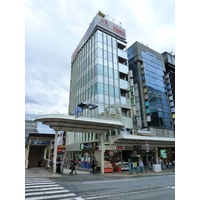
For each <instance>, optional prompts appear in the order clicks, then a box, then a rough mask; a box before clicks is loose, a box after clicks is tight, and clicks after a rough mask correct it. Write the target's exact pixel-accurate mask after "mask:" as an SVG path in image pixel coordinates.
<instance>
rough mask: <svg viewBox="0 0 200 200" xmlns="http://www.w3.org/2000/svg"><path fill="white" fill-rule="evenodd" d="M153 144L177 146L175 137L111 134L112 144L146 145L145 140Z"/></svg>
mask: <svg viewBox="0 0 200 200" xmlns="http://www.w3.org/2000/svg"><path fill="white" fill-rule="evenodd" d="M146 141H147V143H148V144H149V145H151V146H168V147H170V146H171V147H174V146H175V138H169V137H149V136H138V135H116V136H110V144H115V145H127V146H130V145H145V142H146Z"/></svg>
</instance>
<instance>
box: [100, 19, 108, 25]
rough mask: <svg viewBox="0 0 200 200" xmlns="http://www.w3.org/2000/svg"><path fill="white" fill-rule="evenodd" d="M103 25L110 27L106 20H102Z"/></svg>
mask: <svg viewBox="0 0 200 200" xmlns="http://www.w3.org/2000/svg"><path fill="white" fill-rule="evenodd" d="M101 23H102V24H104V25H106V26H108V27H109V25H108V21H107V20H105V19H104V18H102V19H101Z"/></svg>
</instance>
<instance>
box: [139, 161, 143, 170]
mask: <svg viewBox="0 0 200 200" xmlns="http://www.w3.org/2000/svg"><path fill="white" fill-rule="evenodd" d="M139 166H140V171H142V170H141V169H142V167H143V166H144V164H143V162H142V160H141V159H139Z"/></svg>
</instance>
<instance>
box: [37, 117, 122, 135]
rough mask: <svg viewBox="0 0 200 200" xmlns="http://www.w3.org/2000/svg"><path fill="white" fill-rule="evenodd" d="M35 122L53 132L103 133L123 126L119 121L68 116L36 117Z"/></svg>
mask: <svg viewBox="0 0 200 200" xmlns="http://www.w3.org/2000/svg"><path fill="white" fill-rule="evenodd" d="M35 121H36V122H42V124H44V125H47V126H49V128H52V129H54V130H55V131H69V132H84V133H104V132H107V131H109V130H113V129H121V128H123V127H124V124H123V123H122V122H120V121H112V120H103V119H94V118H86V117H79V118H75V116H69V115H64V114H52V115H43V116H40V117H38V118H37V119H36V120H35Z"/></svg>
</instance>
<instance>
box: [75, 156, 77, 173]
mask: <svg viewBox="0 0 200 200" xmlns="http://www.w3.org/2000/svg"><path fill="white" fill-rule="evenodd" d="M76 168H77V164H76V160H75V159H74V173H75V174H77V173H76Z"/></svg>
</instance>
